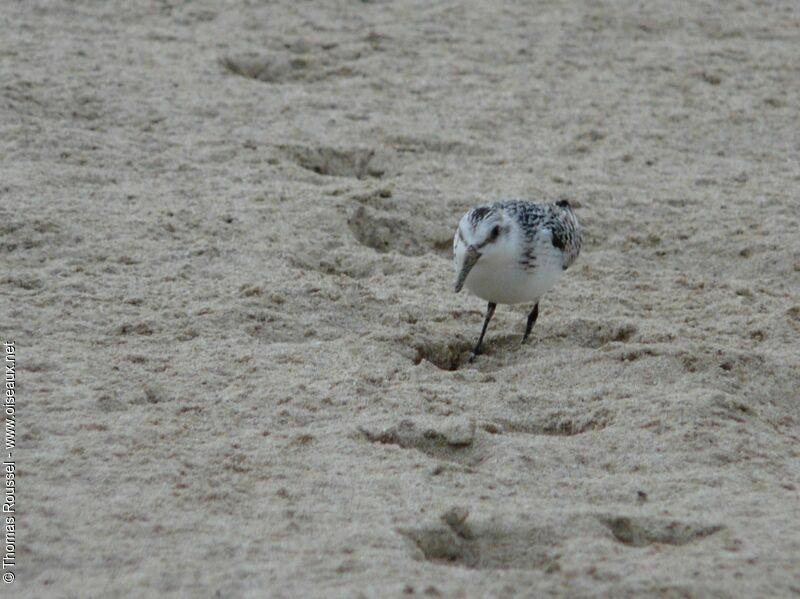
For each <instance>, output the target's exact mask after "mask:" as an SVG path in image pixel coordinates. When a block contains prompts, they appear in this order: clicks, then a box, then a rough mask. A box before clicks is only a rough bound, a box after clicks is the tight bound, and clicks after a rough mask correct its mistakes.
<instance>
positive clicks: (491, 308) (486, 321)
mask: <svg viewBox="0 0 800 599" xmlns="http://www.w3.org/2000/svg"><path fill="white" fill-rule="evenodd" d="M496 307H497V304H493V303H492V302H489V307H488V308H486V318H485V319H484V321H483V330H482V331H481V336H480V337H479V338H478V343H477V344H476V345H475V349H473V350H472V355H471V356H470V357H469V361H470V362H472V361H473V360H474V359H475V356H477V355H478V354H480V353H481V343H483V336H484V335H485V334H486V327H488V326H489V321H490V320H491V319H492V316H493V315H494V309H495V308H496Z"/></svg>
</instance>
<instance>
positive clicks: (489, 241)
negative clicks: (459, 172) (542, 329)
mask: <svg viewBox="0 0 800 599" xmlns="http://www.w3.org/2000/svg"><path fill="white" fill-rule="evenodd" d="M581 241H582V239H581V228H580V225H579V224H578V219H577V218H576V217H575V213H574V212H573V211H572V206H570V205H569V202H567V201H566V200H560V201H558V202H555V203H554V204H534V203H533V202H523V201H519V200H505V201H500V202H495V203H494V204H483V205H481V206H477V207H475V208H473V209H472V210H470V211H469V212H467V213H466V214H465V215H464V216H463V217H462V219H461V222H460V223H458V231H456V236H455V239H454V240H453V262H454V264H455V269H456V293H458V292H459V291H461V288H462V287H463V286H464V285H466V286H467V289H469V290H470V291H471V292H472V293H474V294H475V295H477V296H478V297H480V298H482V299H485V300H486V301H488V302H489V307H488V308H487V310H486V319H485V320H484V321H483V329H482V330H481V336H480V337H479V338H478V343H477V344H476V345H475V349H473V350H472V356H470V362H471V361H472V360H474V359H475V356H477V355H478V354H479V353H480V351H481V343H482V342H483V336H484V335H485V334H486V327H488V326H489V321H490V320H491V319H492V315H493V314H494V310H495V308H496V307H497V304H518V303H521V302H535V303H534V306H533V310H531V312H530V314H529V315H528V324H527V326H526V327H525V334H524V335H523V336H522V342H523V343H525V341H527V340H528V335H530V332H531V328H532V327H533V324H534V323H535V322H536V318H537V316H539V300H540V299H541V297H542V296H543V295H544V294H545V293H546V292H547V291H549V290H550V289H551V288H552V287H553V285H555V284H556V281H558V279H559V277H561V275H562V274H563V273H564V271H565V270H567V268H569V266H570V265H571V264H572V263H573V262H575V259H576V258H577V257H578V253H579V252H580V251H581Z"/></svg>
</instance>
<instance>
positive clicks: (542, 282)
mask: <svg viewBox="0 0 800 599" xmlns="http://www.w3.org/2000/svg"><path fill="white" fill-rule="evenodd" d="M517 248H519V246H517ZM517 248H509V251H508V252H503V253H495V254H492V255H486V256H484V257H481V258H480V259H479V260H478V262H477V263H476V264H475V266H474V267H473V268H472V270H471V271H470V273H469V276H468V277H467V280H466V281H465V287H466V288H467V289H469V290H470V291H471V292H472V293H474V294H475V295H477V296H478V297H480V298H482V299H484V300H486V301H488V302H493V303H497V304H518V303H521V302H530V303H535V302H537V301H539V299H540V298H541V297H542V296H543V295H544V294H545V293H547V292H548V291H549V290H550V289H552V288H553V286H554V285H555V284H556V282H557V281H558V279H559V278H560V277H561V275H562V274H564V269H563V268H562V255H561V252H560V251H559V250H558V249H556V248H555V247H553V244H552V241H551V237H550V235H549V231H545V232H544V234H542V235H539V236H538V238H537V240H536V242H535V244H534V253H533V263H532V265H531V266H530V267H528V268H525V267H524V266H523V265H522V264H520V262H521V260H522V256H521V254H520V253H519V251H518V249H517ZM533 264H535V266H534V265H533Z"/></svg>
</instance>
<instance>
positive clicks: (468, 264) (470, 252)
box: [456, 245, 481, 293]
mask: <svg viewBox="0 0 800 599" xmlns="http://www.w3.org/2000/svg"><path fill="white" fill-rule="evenodd" d="M480 257H481V253H480V252H479V251H478V250H476V249H475V246H473V245H471V246H469V247H468V248H467V255H466V256H465V257H464V264H462V265H461V271H460V272H459V273H458V278H457V279H456V293H458V292H459V291H461V288H462V287H463V286H464V281H466V280H467V275H468V274H469V271H471V270H472V267H473V266H475V263H476V262H477V261H478V258H480Z"/></svg>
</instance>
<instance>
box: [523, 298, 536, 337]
mask: <svg viewBox="0 0 800 599" xmlns="http://www.w3.org/2000/svg"><path fill="white" fill-rule="evenodd" d="M538 317H539V302H536V305H535V306H534V307H533V310H531V313H530V314H528V324H527V325H526V326H525V334H524V335H523V336H522V342H523V343H525V342H526V341H527V340H528V335H530V334H531V329H532V328H533V325H534V324H536V319H537V318H538Z"/></svg>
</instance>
